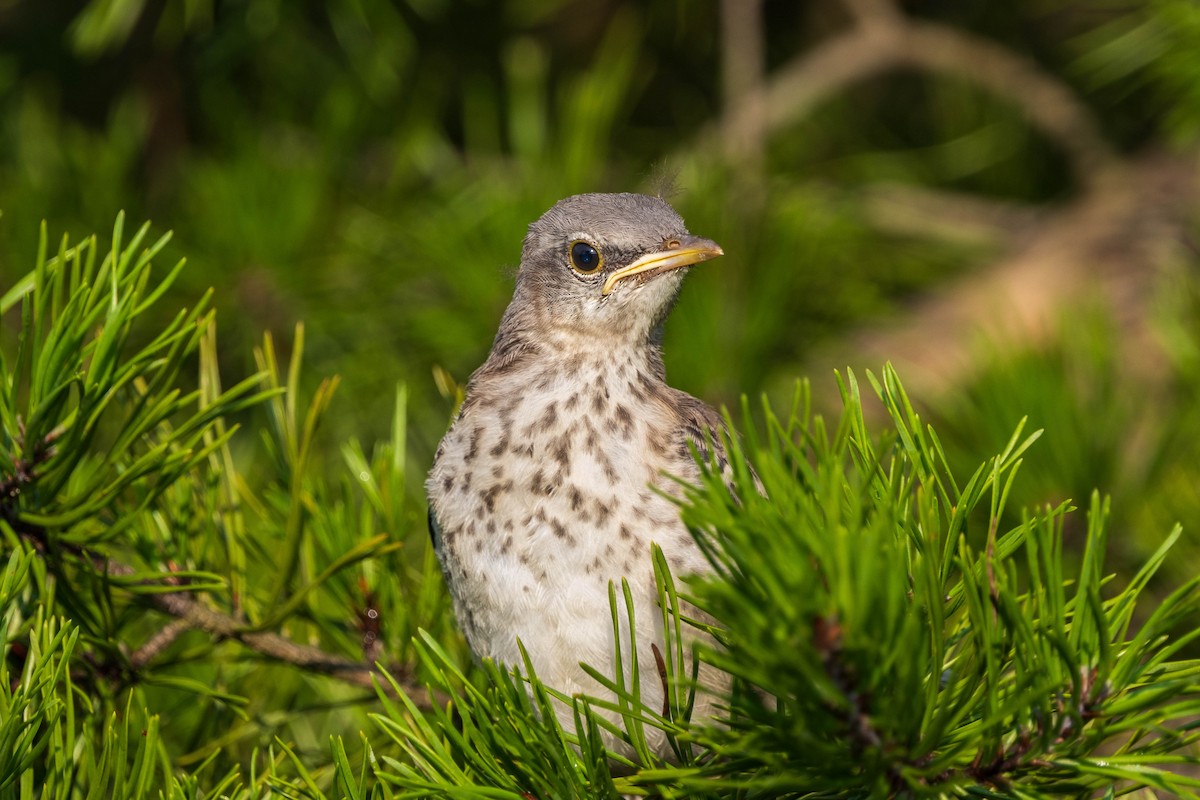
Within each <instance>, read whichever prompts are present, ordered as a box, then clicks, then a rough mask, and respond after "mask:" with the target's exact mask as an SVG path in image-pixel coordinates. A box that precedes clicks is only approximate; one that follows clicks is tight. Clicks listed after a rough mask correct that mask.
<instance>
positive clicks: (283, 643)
mask: <svg viewBox="0 0 1200 800" xmlns="http://www.w3.org/2000/svg"><path fill="white" fill-rule="evenodd" d="M94 563H96V566H97V567H98V568H99V569H102V570H103V571H104V572H106V573H107V574H109V575H132V574H134V570H133V569H132V568H131V567H128V566H126V565H125V564H121V563H119V562H117V561H113V560H111V559H108V560H104V559H100V560H94ZM166 577H169V575H164V578H166ZM144 598H145V600H146V602H148V603H149V604H150V605H151V606H153V607H154V608H156V609H157V610H159V611H161V612H163V613H165V614H168V615H170V616H172V617H175V618H176V620H178V621H179V622H182V623H184V624H185V626H186V627H188V628H196V629H198V630H202V631H205V632H207V633H209V634H210V635H212V636H214V637H216V638H218V639H233V640H235V641H237V642H240V643H241V644H243V645H245V646H246V647H248V648H249V649H251V650H253V651H255V652H256V653H259V654H261V655H264V656H266V657H267V658H270V659H273V660H275V661H282V662H285V663H287V664H291V665H292V666H295V667H298V668H300V669H303V670H305V671H307V672H315V673H317V674H320V675H328V676H330V677H334V678H337V679H338V680H340V681H343V682H344V683H350V684H353V685H355V686H363V687H366V688H369V689H373V688H375V682H374V681H373V679H372V678H373V676H376V675H379V672H378V671H377V670H376V669H374V668H373V667H371V666H370V665H368V664H364V663H362V662H359V661H350V660H347V659H344V658H341V657H339V656H335V655H333V654H332V653H327V652H326V651H324V650H322V649H321V648H319V647H313V646H311V645H304V644H298V643H296V642H293V641H292V640H291V639H288V638H287V637H284V636H280V635H279V634H277V633H271V632H267V631H247V630H246V628H245V626H244V625H243V624H242V623H241V622H239V621H238V620H236V619H234V618H233V617H231V616H229V615H228V614H224V613H222V612H220V611H217V610H216V609H213V608H210V607H209V606H206V605H204V604H203V603H200V602H199V601H197V600H196V599H194V598H193V597H191V596H190V595H188V594H187V593H185V592H170V593H165V594H148V595H144ZM173 627H174V623H173V624H172V625H169V626H167V628H164V629H163V630H162V631H160V632H159V633H158V634H156V635H155V636H154V637H152V638H151V639H150V641H148V642H147V643H146V644H145V645H143V646H142V647H141V648H140V649H139V650H138V651H137V652H136V653H135V654H134V655H135V657H138V656H139V654H141V656H140V658H141V659H142V663H143V664H144V663H145V662H147V661H149V660H150V658H153V656H154V655H155V648H158V649H161V648H162V647H165V646H166V644H167V642H161V641H156V640H160V638H162V639H165V638H167V637H168V636H178V634H179V633H182V630H177V631H174V632H173V633H172V634H168V633H167V631H168V630H170V629H172V628H173ZM147 650H148V651H149V652H148V654H147V653H146V652H144V651H147ZM135 666H136V665H135ZM389 672H390V673H391V675H392V677H393V678H395V679H396V681H397V683H399V684H400V688H401V690H402V691H403V692H404V693H405V694H407V695H409V697H411V698H412V699H413V701H414V702H416V703H417V704H418V705H419V706H422V707H424V708H428V707H429V706H430V701H429V699H428V697H427V695H426V692H425V688H424V687H422V686H421V685H419V684H418V683H416V682H415V681H414V680H413V679H412V677H411V675H409V674H408V670H406V669H402V668H395V667H393V668H392V669H390V670H389ZM380 677H381V678H382V676H380ZM379 684H380V685H381V686H382V687H383V688H384V689H385V690H387V691H390V690H391V688H390V683H389V682H388V681H387V680H386V679H381V680H380V681H379Z"/></svg>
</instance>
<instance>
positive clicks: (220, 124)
mask: <svg viewBox="0 0 1200 800" xmlns="http://www.w3.org/2000/svg"><path fill="white" fill-rule="evenodd" d="M1198 145H1200V6H1197V5H1196V3H1195V2H1194V0H1140V1H1139V0H1075V1H1074V2H1072V0H1012V1H1011V2H1006V3H995V2H985V1H984V0H905V2H894V1H893V0H843V2H831V0H820V1H818V0H724V1H723V2H718V0H667V1H664V2H648V1H643V2H635V1H633V0H504V1H503V2H495V1H494V0H393V1H391V2H386V1H385V0H329V2H283V0H91V2H41V1H39V0H0V212H2V216H0V293H2V291H3V290H4V289H5V288H6V287H7V286H9V285H11V284H12V283H13V282H14V281H15V280H16V279H17V278H18V277H19V276H21V275H23V274H24V273H25V272H27V271H28V270H29V269H30V268H31V267H32V265H33V262H34V258H35V255H36V251H37V241H38V228H39V225H40V223H41V222H42V221H43V220H45V221H47V223H48V226H49V232H50V239H51V241H52V242H54V241H57V238H58V237H59V236H61V235H62V234H63V233H64V232H69V233H70V234H71V235H72V237H79V236H82V235H87V234H90V233H92V232H98V233H100V234H102V236H103V235H104V232H105V231H109V230H111V226H112V223H113V219H114V218H115V216H116V214H117V212H118V211H120V210H122V209H124V210H125V212H126V214H127V215H128V217H129V219H130V221H131V222H132V223H134V224H136V223H137V222H139V221H140V220H143V219H152V220H153V221H154V223H155V227H156V230H158V231H162V230H166V229H170V230H173V231H174V232H175V238H174V240H173V242H172V244H171V246H170V250H169V255H168V257H167V258H166V259H164V266H166V265H167V263H166V262H173V261H174V260H175V259H177V258H179V257H181V256H186V257H187V259H188V262H189V266H188V268H187V269H186V270H185V271H184V273H183V277H182V279H181V280H180V281H179V282H178V283H177V284H176V287H175V289H174V290H173V291H174V292H175V294H176V296H177V300H174V301H172V302H171V303H165V304H163V306H162V308H163V311H162V313H163V314H167V313H168V312H169V311H170V310H172V309H173V308H175V307H177V306H178V305H180V304H183V303H185V302H189V301H190V300H191V299H193V298H194V297H195V296H196V295H198V294H199V293H200V292H201V291H203V290H204V289H205V288H207V287H210V286H211V287H214V289H215V292H216V298H215V305H216V307H217V308H218V309H219V316H218V319H219V328H220V352H221V360H222V365H223V370H224V372H225V374H226V377H227V382H229V383H232V382H233V380H234V379H236V378H239V377H241V376H243V375H245V374H248V373H250V372H251V371H253V360H252V357H251V351H252V348H253V346H254V344H255V343H257V342H259V341H260V340H261V336H262V334H263V332H264V331H270V332H272V333H273V335H274V336H275V338H276V341H277V342H278V343H279V344H280V346H281V347H282V348H283V349H284V350H285V351H286V349H287V347H288V346H289V342H290V341H291V339H292V335H293V334H292V331H293V326H294V325H295V323H296V322H298V321H301V320H303V321H304V322H305V324H306V341H307V345H306V350H305V358H306V364H307V368H306V379H311V381H312V384H313V385H315V383H316V381H317V380H319V378H320V377H322V376H325V375H329V374H334V373H337V374H340V375H341V376H342V378H343V383H342V388H341V389H340V390H339V395H338V399H337V400H336V404H335V407H334V409H335V410H334V413H333V414H332V415H331V416H330V420H331V421H330V424H329V426H328V428H327V429H326V431H325V439H326V442H327V445H328V447H329V448H330V449H331V450H333V449H334V448H336V447H337V444H338V442H340V441H342V440H343V439H345V438H347V437H350V436H355V437H358V438H359V439H361V440H364V441H368V442H369V441H372V440H373V439H374V438H376V437H380V436H383V435H385V433H386V431H387V428H388V425H389V424H390V419H391V407H392V403H393V398H394V388H395V386H396V384H397V382H398V381H400V382H403V383H405V384H406V385H407V386H408V391H409V414H410V421H409V429H408V433H409V446H410V451H411V452H410V457H411V459H412V462H411V463H413V464H416V465H425V464H428V462H429V460H430V457H431V454H432V450H433V447H434V446H435V445H436V442H437V440H438V438H439V437H440V435H441V433H442V432H443V430H444V428H445V425H446V424H447V421H448V419H449V414H450V413H451V409H452V406H453V397H454V392H455V387H456V385H458V384H461V383H462V382H465V380H466V379H467V377H468V376H469V375H470V372H471V370H472V369H474V367H475V366H477V365H478V364H479V363H480V362H481V361H482V359H483V357H484V356H485V354H486V352H487V350H488V348H489V346H490V343H491V337H492V335H493V333H494V331H495V328H496V324H497V321H498V319H499V317H500V314H501V312H502V310H503V308H504V306H505V304H506V303H507V300H508V296H509V293H510V291H511V284H512V272H513V269H514V268H515V266H516V264H517V260H518V257H519V252H520V244H521V238H522V236H523V235H524V230H525V227H526V226H527V225H528V224H529V222H530V221H532V220H533V219H535V218H536V217H537V216H538V215H540V214H541V213H542V212H543V211H544V210H545V209H546V208H548V207H549V206H550V205H551V204H553V203H554V202H555V201H557V200H558V199H560V198H562V197H564V196H566V195H569V194H573V193H577V192H581V191H630V190H633V191H639V190H640V191H651V192H655V191H669V199H671V201H672V202H673V203H674V204H675V205H676V207H677V208H678V209H679V210H680V211H681V213H682V214H683V215H684V217H685V219H686V220H687V221H688V223H689V226H690V228H691V229H692V230H693V231H694V232H697V233H701V234H703V235H706V236H710V237H712V238H714V239H716V240H718V241H719V242H721V243H722V245H724V247H725V250H726V253H727V254H728V255H727V256H726V257H725V258H723V259H721V260H720V261H718V262H714V263H713V264H711V265H705V266H704V267H702V268H700V269H697V270H695V271H694V272H693V273H692V275H691V276H690V277H689V279H688V283H687V286H686V288H685V291H684V293H683V296H682V298H681V301H680V304H679V307H678V309H677V311H676V312H675V314H674V315H673V317H672V318H671V321H670V323H669V326H668V329H667V338H666V361H667V367H668V373H669V375H670V378H671V380H672V382H673V383H674V384H675V385H676V386H679V387H680V388H683V389H685V390H687V391H689V392H691V393H693V394H696V395H698V396H700V397H703V398H705V399H707V400H709V401H711V402H714V403H722V402H724V403H736V402H737V401H738V398H739V396H740V395H741V394H743V393H745V394H749V395H750V396H752V397H753V396H755V395H757V394H758V393H760V392H766V393H767V394H768V395H769V396H770V397H772V398H775V399H776V400H777V401H783V400H785V399H786V398H787V397H789V396H790V393H791V385H792V382H793V381H794V380H795V379H796V378H797V377H799V376H807V377H810V378H811V379H812V381H813V384H814V388H815V391H816V393H817V395H818V397H819V398H822V399H823V402H825V403H826V404H827V406H828V407H829V408H836V384H835V381H834V378H833V369H834V368H835V367H836V368H844V367H845V366H846V365H853V366H855V367H856V368H863V367H866V368H874V369H878V367H879V366H880V365H881V364H882V363H883V362H884V361H886V360H892V361H894V362H895V363H896V364H897V366H898V368H899V369H900V372H901V375H902V377H904V378H905V380H906V382H907V384H908V388H909V390H910V392H911V393H912V394H913V395H914V396H915V397H916V398H918V399H919V401H920V403H921V404H922V411H923V412H924V414H925V415H926V417H927V418H928V419H929V420H930V421H932V422H933V423H934V424H935V425H936V426H937V428H938V430H939V432H940V433H941V436H942V439H943V441H944V443H945V444H946V446H947V449H948V450H949V451H950V452H952V453H954V454H955V458H956V459H957V460H958V463H956V464H955V467H956V468H957V469H959V470H960V471H961V472H962V473H964V477H966V476H967V475H969V474H970V471H972V470H973V469H974V466H975V465H977V464H978V463H979V462H980V461H981V460H982V459H983V458H985V457H987V456H988V455H990V454H992V453H994V452H996V451H997V449H998V448H1000V447H1001V446H1002V445H1003V443H1004V442H1005V441H1006V440H1007V438H1008V436H1009V435H1010V433H1011V431H1012V429H1013V427H1014V426H1015V425H1016V424H1017V422H1018V421H1019V420H1020V419H1021V418H1022V417H1023V416H1028V417H1029V426H1030V427H1031V428H1043V427H1044V428H1046V430H1047V433H1046V435H1045V436H1044V437H1043V439H1042V440H1041V442H1040V443H1039V444H1038V445H1037V446H1036V447H1035V448H1034V450H1033V451H1031V453H1030V455H1029V457H1028V458H1027V459H1026V466H1025V468H1024V471H1023V473H1022V475H1023V477H1022V479H1021V481H1020V482H1019V484H1018V486H1017V487H1016V489H1015V490H1014V491H1015V492H1016V497H1015V501H1016V502H1013V503H1011V504H1010V505H1012V506H1013V507H1014V508H1016V507H1019V506H1020V505H1022V504H1033V503H1043V502H1057V501H1060V500H1062V499H1064V498H1075V499H1076V500H1078V501H1080V502H1082V501H1083V500H1085V499H1086V496H1087V495H1088V493H1089V492H1090V491H1091V490H1092V489H1093V488H1099V489H1101V490H1102V491H1105V492H1109V493H1112V494H1113V495H1114V503H1113V508H1114V520H1113V524H1114V529H1113V534H1112V537H1111V538H1112V542H1113V545H1114V547H1115V548H1116V551H1117V552H1116V556H1117V565H1118V567H1122V568H1126V567H1128V566H1129V565H1131V564H1135V563H1136V562H1137V560H1139V559H1140V558H1142V557H1143V556H1144V555H1145V554H1146V553H1147V552H1148V551H1150V550H1152V549H1153V548H1154V547H1156V546H1157V544H1158V543H1159V542H1160V541H1161V540H1162V538H1163V537H1164V536H1165V535H1166V533H1167V531H1168V530H1169V528H1170V526H1171V525H1172V524H1173V523H1174V522H1176V521H1180V522H1182V523H1183V524H1184V525H1185V527H1186V528H1187V529H1188V530H1189V541H1190V542H1191V544H1190V545H1188V549H1185V550H1184V551H1181V553H1183V555H1182V556H1181V557H1180V558H1177V559H1174V560H1173V562H1172V563H1173V565H1174V568H1175V569H1176V572H1177V574H1188V575H1190V574H1191V573H1193V572H1194V570H1195V565H1196V563H1197V562H1196V561H1195V560H1194V558H1190V557H1189V556H1188V554H1190V555H1191V556H1195V555H1197V554H1198V553H1200V546H1198V545H1197V544H1196V543H1197V542H1200V402H1198V401H1200V338H1198V333H1200V305H1198V299H1200V293H1198V291H1197V289H1198V283H1197V279H1198V274H1197V265H1198V263H1200V255H1198V249H1197V241H1198V239H1197V234H1196V223H1197V221H1198V219H1200V173H1198V171H1197V153H1198ZM666 187H670V188H666ZM7 323H8V324H9V325H13V324H15V321H14V320H11V319H10V320H8V321H7ZM0 335H4V336H11V335H12V328H11V327H9V328H7V329H6V330H4V331H0ZM285 357H286V356H285ZM421 471H422V469H414V470H413V471H412V474H411V475H410V476H409V477H410V482H411V484H412V487H413V492H414V494H416V493H418V492H419V485H420V479H421V474H420V473H421ZM414 519H423V516H421V515H417V514H414ZM1080 524H1082V518H1080Z"/></svg>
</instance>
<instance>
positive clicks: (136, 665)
mask: <svg viewBox="0 0 1200 800" xmlns="http://www.w3.org/2000/svg"><path fill="white" fill-rule="evenodd" d="M191 628H192V626H191V623H189V622H188V621H187V620H185V619H176V620H172V621H171V622H169V623H167V624H166V625H165V626H163V627H162V628H161V629H160V630H159V631H158V632H157V633H155V634H154V635H153V636H151V637H150V638H149V639H147V640H146V642H145V643H144V644H143V645H142V646H141V647H139V648H138V649H137V650H135V651H133V653H132V654H131V655H130V656H129V666H131V667H132V668H133V670H134V671H135V672H136V671H137V670H140V669H142V668H144V667H146V666H148V665H149V664H150V662H151V661H153V660H154V659H156V658H158V656H159V654H160V653H162V651H164V650H166V649H167V648H168V647H170V646H171V644H172V643H173V642H174V641H175V640H176V639H178V638H179V637H180V636H182V635H183V634H184V633H186V632H187V631H189V630H191Z"/></svg>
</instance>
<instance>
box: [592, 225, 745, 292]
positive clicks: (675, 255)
mask: <svg viewBox="0 0 1200 800" xmlns="http://www.w3.org/2000/svg"><path fill="white" fill-rule="evenodd" d="M721 255H725V251H724V250H722V249H721V245H719V244H717V243H716V242H714V241H712V240H711V239H703V238H701V237H699V236H681V237H679V238H678V239H672V240H670V241H669V242H667V244H666V249H664V250H658V251H656V252H653V253H646V255H644V256H642V257H641V258H639V259H638V260H637V261H634V262H633V263H632V264H630V265H629V266H627V267H621V269H619V270H617V271H616V272H614V273H613V274H611V275H609V276H608V280H606V281H604V288H602V289H601V290H600V294H602V295H606V294H609V293H611V292H612V290H613V288H614V287H615V286H616V285H617V284H618V283H620V282H621V281H623V280H625V279H626V278H632V277H634V276H635V275H642V276H644V277H646V278H650V277H653V276H655V275H661V274H662V273H664V272H669V271H670V270H673V269H679V268H680V267H690V266H691V265H692V264H699V263H700V262H701V261H708V260H709V259H711V258H716V257H717V256H721Z"/></svg>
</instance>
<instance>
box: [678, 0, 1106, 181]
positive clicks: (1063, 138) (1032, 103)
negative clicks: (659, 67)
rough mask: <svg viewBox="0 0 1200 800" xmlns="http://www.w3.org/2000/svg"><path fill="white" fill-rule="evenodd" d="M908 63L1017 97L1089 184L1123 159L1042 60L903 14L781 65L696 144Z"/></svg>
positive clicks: (785, 118)
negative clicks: (1043, 66) (756, 92)
mask: <svg viewBox="0 0 1200 800" xmlns="http://www.w3.org/2000/svg"><path fill="white" fill-rule="evenodd" d="M848 2H851V0H848ZM883 7H886V6H883V5H881V4H880V3H879V2H872V0H852V2H851V8H852V9H854V10H855V13H856V16H857V17H859V18H862V17H863V16H867V17H869V18H875V19H878V18H880V14H881V13H883V14H886V13H887V12H881V11H880V8H883ZM869 9H870V10H869ZM905 68H907V69H918V70H923V71H928V72H934V73H941V74H947V75H952V76H955V77H959V78H962V79H964V80H967V81H970V82H971V83H974V84H976V85H979V86H981V87H983V88H985V89H987V90H989V91H991V92H993V93H995V94H996V95H998V96H1000V97H1002V98H1004V99H1006V100H1008V101H1009V102H1011V103H1013V104H1014V105H1016V106H1017V107H1019V108H1020V109H1021V110H1022V111H1024V113H1025V115H1026V116H1027V117H1028V119H1029V121H1030V123H1031V124H1032V125H1033V126H1034V127H1036V128H1037V129H1038V130H1040V131H1041V132H1042V133H1043V134H1045V135H1046V136H1047V137H1049V138H1050V139H1051V140H1052V141H1054V142H1055V143H1056V144H1057V145H1058V146H1059V147H1060V148H1061V149H1062V150H1063V152H1064V153H1065V154H1066V155H1067V157H1068V159H1069V160H1070V162H1071V165H1072V167H1073V169H1074V171H1075V174H1076V176H1077V178H1078V180H1079V181H1080V182H1081V183H1083V184H1091V183H1093V182H1094V181H1095V180H1096V179H1097V176H1098V174H1099V173H1101V172H1104V171H1106V168H1108V167H1111V166H1113V165H1115V164H1117V163H1118V162H1119V159H1118V156H1117V154H1116V153H1115V152H1114V150H1113V149H1112V147H1110V146H1109V144H1108V142H1107V141H1106V140H1105V138H1104V137H1103V135H1102V134H1101V132H1100V127H1099V125H1098V124H1097V122H1096V120H1095V118H1094V117H1093V116H1092V114H1091V112H1090V111H1089V110H1088V109H1087V107H1086V106H1084V104H1083V103H1082V102H1080V100H1079V99H1078V98H1077V97H1076V96H1075V95H1074V93H1073V92H1072V91H1071V89H1070V88H1069V87H1067V86H1066V85H1065V84H1063V83H1062V82H1061V81H1059V80H1058V79H1057V78H1055V77H1054V76H1052V75H1050V74H1048V73H1047V72H1045V71H1044V70H1043V69H1041V67H1039V66H1038V65H1037V64H1036V63H1035V62H1033V61H1032V60H1030V59H1028V58H1026V57H1024V56H1021V55H1018V54H1017V53H1014V52H1012V51H1011V50H1009V49H1008V48H1006V47H1004V46H1002V45H999V44H997V43H996V42H993V41H991V40H989V39H985V38H983V37H980V36H976V35H974V34H971V33H968V32H965V31H962V30H959V29H957V28H953V27H951V26H948V25H942V24H938V23H932V22H914V21H911V20H908V19H906V18H904V17H902V16H900V15H897V16H896V18H895V19H894V20H893V21H890V22H887V23H886V24H858V25H856V26H855V27H854V28H853V29H851V30H850V31H849V32H847V33H844V34H842V35H840V36H837V37H834V38H832V39H829V40H827V41H826V42H824V43H822V44H821V45H819V46H817V47H816V48H815V49H813V50H811V51H810V52H808V53H806V54H804V55H802V56H798V57H797V58H796V59H794V60H793V61H792V62H791V63H789V64H787V65H785V66H783V67H781V68H780V69H778V70H777V71H776V72H775V73H774V75H773V76H772V77H771V78H770V79H769V80H768V81H767V83H766V84H765V86H764V89H763V91H762V92H761V95H760V96H758V97H746V98H743V99H741V100H740V101H739V102H738V103H736V104H734V105H733V106H731V107H729V108H727V109H726V112H725V115H724V118H723V120H722V121H721V123H720V125H719V127H714V126H710V127H709V128H707V129H705V130H704V131H702V132H701V134H700V136H699V138H698V139H697V140H696V142H695V143H693V145H692V146H693V147H694V148H698V149H711V148H712V147H713V145H714V144H715V143H716V141H717V140H718V138H719V139H720V141H724V142H730V141H742V140H753V138H754V136H755V135H756V131H758V130H759V126H760V125H762V126H765V128H764V129H763V133H765V135H770V134H771V133H772V132H774V131H777V130H779V129H781V128H783V127H786V126H788V125H791V124H792V123H794V122H795V121H796V120H797V119H799V118H800V117H802V116H804V115H805V114H808V113H810V112H811V111H812V110H813V108H815V107H816V106H817V105H819V104H820V103H823V102H825V101H826V100H827V99H829V98H830V97H832V96H833V95H835V94H837V93H838V92H839V91H842V90H843V89H845V88H846V87H848V86H850V85H852V84H854V83H857V82H859V81H862V80H865V79H866V78H870V77H873V76H876V75H879V74H882V73H884V72H888V71H891V70H896V69H905ZM760 103H761V104H762V108H763V111H762V114H763V116H762V117H761V122H760V117H759V112H758V108H759V104H760Z"/></svg>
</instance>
